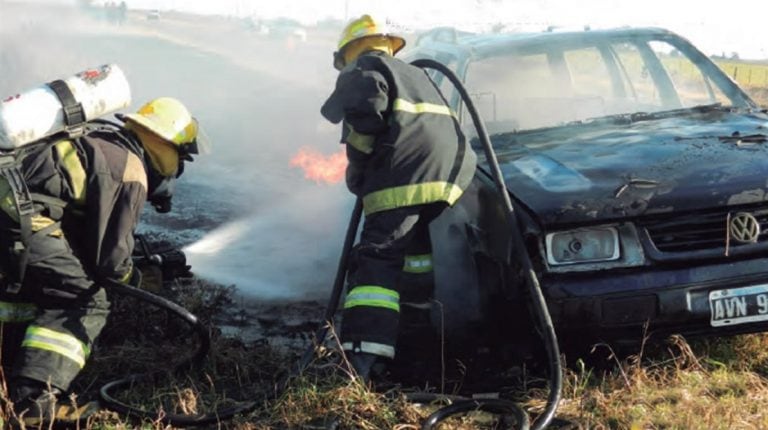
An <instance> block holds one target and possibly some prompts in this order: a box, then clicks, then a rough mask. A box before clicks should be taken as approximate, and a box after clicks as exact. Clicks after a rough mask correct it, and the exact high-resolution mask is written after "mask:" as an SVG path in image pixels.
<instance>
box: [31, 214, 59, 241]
mask: <svg viewBox="0 0 768 430" xmlns="http://www.w3.org/2000/svg"><path fill="white" fill-rule="evenodd" d="M55 222H56V221H54V220H52V219H50V218H48V217H47V216H42V215H33V216H32V217H31V219H30V223H31V228H32V231H40V230H42V229H44V228H46V227H48V226H50V225H51V224H53V223H55ZM63 235H64V232H63V231H61V229H60V228H57V229H56V230H54V231H52V232H50V233H48V236H53V237H61V236H63Z"/></svg>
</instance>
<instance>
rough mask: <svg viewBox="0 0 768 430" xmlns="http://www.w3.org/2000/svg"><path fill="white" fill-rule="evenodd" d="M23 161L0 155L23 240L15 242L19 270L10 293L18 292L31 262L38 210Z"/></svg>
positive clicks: (0, 163)
mask: <svg viewBox="0 0 768 430" xmlns="http://www.w3.org/2000/svg"><path fill="white" fill-rule="evenodd" d="M20 164H21V163H19V161H18V160H17V157H16V154H4V155H2V156H0V176H2V177H4V178H5V180H6V181H7V182H8V186H9V187H10V189H11V194H12V195H13V202H14V204H15V205H16V211H17V212H18V214H19V226H20V228H21V229H20V233H21V241H19V242H16V243H14V252H15V253H18V255H19V261H18V269H17V270H18V272H17V276H16V279H15V280H14V281H13V282H11V283H10V284H9V285H8V289H7V291H8V292H9V293H18V292H19V290H20V289H21V283H22V281H23V280H24V275H25V272H26V270H27V263H28V262H29V246H27V245H28V244H29V242H30V240H31V237H32V215H33V214H34V213H35V212H36V210H35V203H34V201H33V200H32V195H31V194H30V192H29V189H28V188H27V183H26V181H25V180H24V176H23V175H22V174H21V170H20V169H19V166H20Z"/></svg>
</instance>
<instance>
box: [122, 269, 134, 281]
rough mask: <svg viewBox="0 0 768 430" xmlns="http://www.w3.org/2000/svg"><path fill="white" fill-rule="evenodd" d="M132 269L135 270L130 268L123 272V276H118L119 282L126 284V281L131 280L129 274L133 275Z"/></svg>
mask: <svg viewBox="0 0 768 430" xmlns="http://www.w3.org/2000/svg"><path fill="white" fill-rule="evenodd" d="M134 270H136V269H134V268H131V270H129V271H127V272H126V273H125V275H123V276H122V277H121V278H120V282H122V283H123V284H127V283H128V281H130V280H131V275H133V271H134Z"/></svg>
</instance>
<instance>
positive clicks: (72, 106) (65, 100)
mask: <svg viewBox="0 0 768 430" xmlns="http://www.w3.org/2000/svg"><path fill="white" fill-rule="evenodd" d="M46 85H47V87H48V88H50V90H51V91H52V92H53V93H54V95H55V96H56V97H57V98H58V100H59V102H60V103H61V107H62V114H63V125H64V127H65V130H64V131H63V132H60V133H57V134H54V135H53V136H50V137H48V138H45V139H42V140H40V141H37V142H32V143H29V144H25V145H22V146H19V147H15V148H13V149H0V178H3V179H5V181H6V183H7V184H8V187H9V192H10V194H11V196H10V198H11V200H12V201H13V205H14V207H15V213H16V214H17V215H18V222H19V232H18V239H17V240H11V241H10V242H12V243H4V245H6V246H8V247H10V248H11V249H10V254H11V255H12V256H13V257H14V258H13V259H14V260H16V261H15V262H16V264H15V267H6V268H5V271H6V272H7V273H6V276H7V277H8V279H6V286H5V290H6V292H8V293H11V294H18V293H19V292H20V291H21V285H22V283H23V282H24V277H25V275H26V270H27V265H28V264H29V263H30V261H29V248H30V246H31V245H32V243H33V242H34V241H35V240H37V239H38V238H39V237H41V236H46V235H48V234H50V233H52V232H54V231H56V230H57V229H59V228H60V227H61V218H62V216H63V214H64V208H65V207H66V206H67V203H66V202H65V201H64V200H62V199H59V198H55V197H52V196H46V195H43V194H38V193H32V192H30V191H29V188H28V187H27V182H26V180H25V179H24V174H23V173H22V171H21V167H22V163H23V161H24V159H25V158H27V157H28V156H30V155H32V154H35V153H38V152H40V151H42V150H44V149H45V148H47V147H49V146H50V145H53V144H55V143H56V142H57V141H58V138H57V137H59V136H62V137H66V138H70V139H74V138H76V137H78V136H80V135H82V133H83V127H84V124H85V121H86V120H85V112H84V110H83V105H82V103H80V102H78V101H77V100H76V99H75V96H74V94H73V93H72V90H71V89H70V88H69V86H68V85H67V84H66V82H64V81H63V80H61V79H58V80H55V81H52V82H49V83H47V84H46ZM43 211H47V212H48V215H49V218H50V219H51V220H52V221H53V222H52V223H51V224H49V225H47V226H45V227H43V228H42V229H39V230H37V231H33V228H32V217H33V216H35V215H39V214H41V213H42V212H43ZM9 215H10V214H9ZM3 242H5V240H3ZM3 252H6V251H5V250H4V251H3ZM8 275H10V276H8Z"/></svg>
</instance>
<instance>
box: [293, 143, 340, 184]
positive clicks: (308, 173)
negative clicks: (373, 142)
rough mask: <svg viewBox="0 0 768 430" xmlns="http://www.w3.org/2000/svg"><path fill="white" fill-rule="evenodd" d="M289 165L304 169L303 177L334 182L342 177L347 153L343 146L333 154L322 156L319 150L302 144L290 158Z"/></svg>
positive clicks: (328, 182)
mask: <svg viewBox="0 0 768 430" xmlns="http://www.w3.org/2000/svg"><path fill="white" fill-rule="evenodd" d="M291 166H294V167H300V168H301V169H303V170H304V177H305V178H307V179H311V180H313V181H315V182H317V183H321V182H324V183H326V184H336V183H339V182H341V180H342V179H344V171H345V170H346V168H347V155H346V154H345V152H344V148H343V147H342V148H341V150H340V151H339V152H337V153H335V154H331V155H329V156H327V157H326V156H324V155H323V154H321V153H320V152H318V151H316V150H314V149H312V148H310V147H307V146H304V147H302V148H300V149H299V152H297V153H296V155H294V156H293V158H291Z"/></svg>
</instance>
